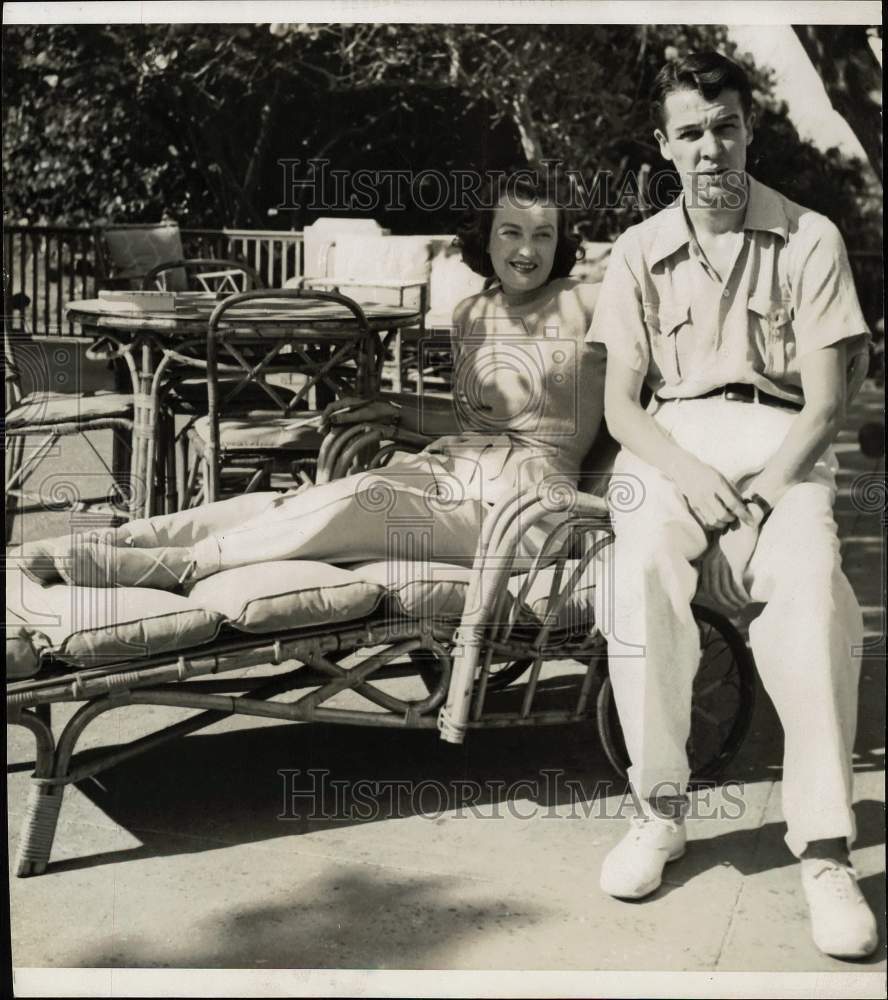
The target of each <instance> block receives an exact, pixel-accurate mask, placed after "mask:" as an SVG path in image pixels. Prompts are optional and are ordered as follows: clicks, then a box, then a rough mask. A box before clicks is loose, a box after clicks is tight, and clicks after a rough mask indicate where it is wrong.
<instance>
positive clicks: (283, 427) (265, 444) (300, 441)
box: [193, 411, 323, 451]
mask: <svg viewBox="0 0 888 1000" xmlns="http://www.w3.org/2000/svg"><path fill="white" fill-rule="evenodd" d="M317 416H318V415H317V413H311V412H307V411H306V412H303V413H294V414H293V416H289V417H282V416H280V415H279V414H272V413H261V412H256V413H248V414H245V415H244V416H242V417H225V418H223V419H222V420H220V421H219V443H220V444H221V446H222V447H223V448H224V449H226V450H228V451H235V450H243V451H266V450H268V451H274V450H276V449H281V450H285V449H290V450H293V451H317V450H318V449H319V448H320V447H321V442H322V441H323V435H322V434H321V432H320V430H319V429H318V426H317ZM193 431H194V433H195V434H196V435H197V437H198V438H199V440H200V441H201V443H203V444H206V443H207V442H208V441H209V436H210V420H209V417H201V418H200V419H199V420H197V421H195V423H194V427H193Z"/></svg>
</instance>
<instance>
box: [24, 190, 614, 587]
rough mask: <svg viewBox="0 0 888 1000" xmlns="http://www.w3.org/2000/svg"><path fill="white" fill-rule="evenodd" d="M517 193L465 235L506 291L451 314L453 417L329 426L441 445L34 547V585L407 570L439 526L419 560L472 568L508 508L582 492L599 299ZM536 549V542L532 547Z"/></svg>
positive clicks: (549, 212) (598, 372) (407, 416)
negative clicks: (419, 541)
mask: <svg viewBox="0 0 888 1000" xmlns="http://www.w3.org/2000/svg"><path fill="white" fill-rule="evenodd" d="M507 180H508V184H506V183H503V181H502V180H501V181H500V184H499V186H498V187H497V188H494V189H492V190H491V191H490V195H491V197H490V198H489V199H487V200H485V201H483V202H482V204H488V205H493V206H495V207H494V208H493V209H490V208H487V209H482V210H477V211H474V212H473V213H471V215H470V216H469V217H468V218H467V221H466V222H465V223H464V224H463V226H461V228H460V234H459V245H460V247H461V249H462V253H463V259H464V261H465V262H466V263H467V264H468V265H469V266H470V267H471V268H472V269H473V270H475V271H477V272H478V273H480V274H483V275H485V276H486V277H494V276H495V278H496V279H497V280H496V281H495V283H494V284H493V285H492V287H490V288H489V289H487V290H485V291H483V292H481V293H480V294H478V295H474V296H471V297H470V298H468V299H465V300H464V301H463V302H461V303H460V304H459V305H458V306H457V308H456V310H455V312H454V317H453V331H452V337H453V346H454V356H455V357H454V360H455V368H454V394H453V404H452V406H451V407H449V408H447V409H448V412H446V413H442V412H441V410H440V408H437V409H436V410H431V409H430V408H428V407H425V408H424V407H423V406H422V404H423V399H422V398H419V397H417V398H416V399H415V400H414V401H411V402H412V404H413V405H409V404H408V403H404V404H402V405H395V404H393V403H391V402H388V401H386V400H383V399H380V400H376V401H374V402H371V403H363V404H362V403H361V402H360V401H355V400H353V399H341V400H338V401H336V402H334V403H332V404H331V405H330V406H329V407H328V408H327V410H326V411H325V417H326V422H327V424H329V425H332V426H339V425H342V424H346V423H356V422H364V421H367V420H378V421H381V422H385V423H399V424H400V425H401V426H402V427H405V428H407V429H410V430H415V431H421V432H422V433H423V434H425V435H429V436H435V435H444V436H442V437H439V438H438V440H436V441H435V442H434V443H433V444H432V445H430V446H429V447H427V448H426V449H425V450H424V451H423V452H421V453H420V454H418V455H411V454H402V453H398V454H396V455H395V456H394V458H393V459H392V461H391V462H390V463H389V465H388V466H386V467H385V468H384V469H381V470H375V471H372V472H366V473H359V474H357V475H351V476H348V477H345V478H343V479H340V480H336V481H334V482H331V483H326V484H323V485H319V486H312V487H307V488H302V489H300V490H297V491H293V492H290V493H286V494H277V493H274V494H268V493H261V494H247V495H245V496H241V497H237V498H235V499H233V500H225V501H220V502H218V503H215V504H211V505H209V506H205V507H201V508H197V509H194V510H188V511H182V512H180V513H177V514H170V515H164V516H159V517H153V518H149V519H144V520H139V521H133V522H130V523H129V524H127V525H124V526H122V527H120V528H117V529H115V530H113V531H110V532H108V534H107V536H106V537H105V538H104V539H103V540H101V541H97V540H95V539H92V540H86V539H76V538H75V539H72V538H68V537H64V538H59V539H52V540H48V541H44V542H37V543H32V544H31V545H30V546H27V547H26V548H25V550H23V552H22V556H23V557H24V569H25V572H27V573H28V574H29V575H30V576H32V577H33V578H35V579H39V580H40V582H42V583H51V582H58V580H59V579H60V578H61V579H62V580H64V581H65V582H67V583H69V584H75V585H88V586H143V587H154V588H160V589H174V588H177V587H179V586H181V585H182V584H184V583H186V582H187V581H193V580H197V579H201V578H203V577H205V576H209V575H211V574H212V573H217V572H220V571H222V570H225V569H231V568H233V567H235V566H242V565H245V564H249V563H259V562H266V561H270V560H274V559H314V560H323V561H328V562H355V561H361V560H366V559H380V558H394V557H397V558H405V555H406V553H405V552H404V551H403V550H400V551H397V552H396V551H394V549H393V546H394V545H397V544H398V543H397V542H393V538H394V536H395V534H397V531H398V529H399V526H400V528H402V529H403V528H406V529H407V530H408V531H409V527H410V524H411V523H413V524H414V525H416V524H418V523H420V522H421V523H423V524H424V525H428V524H431V525H432V529H433V533H432V541H431V547H432V551H431V552H423V553H422V556H421V557H422V558H424V559H425V558H429V559H433V560H441V561H449V562H453V561H466V560H469V561H470V560H471V558H472V555H473V553H474V550H475V546H476V543H477V540H478V537H479V533H480V530H481V525H482V523H483V519H484V516H485V514H486V513H487V511H488V510H489V509H490V506H491V505H492V504H493V503H494V502H496V500H497V499H499V498H501V497H502V496H503V495H505V494H507V493H509V492H511V491H513V490H514V489H516V488H518V487H521V486H531V485H534V484H537V483H539V482H541V481H543V480H544V479H546V478H547V477H557V479H558V481H559V482H561V483H564V482H565V481H569V482H571V483H575V482H576V481H577V478H578V476H579V469H580V465H581V462H582V460H583V458H584V456H585V454H586V453H587V452H588V451H589V449H590V447H591V445H592V442H593V441H594V440H595V436H596V434H597V432H598V428H599V425H600V423H601V415H602V407H603V384H604V367H605V366H604V352H603V349H602V348H601V347H599V346H597V345H593V346H589V345H586V344H585V343H584V337H585V334H586V331H587V330H588V328H589V325H590V322H591V318H592V312H593V308H594V304H595V299H596V297H597V291H598V288H597V286H595V285H589V284H583V283H582V282H580V281H577V280H576V279H571V278H569V277H568V276H569V274H570V271H571V268H572V267H573V266H574V264H575V263H576V261H577V260H578V259H579V258H580V257H581V256H582V251H581V250H579V248H578V242H577V240H575V239H574V238H573V237H572V236H570V234H569V232H568V223H567V217H566V212H565V209H564V208H563V207H562V205H561V204H559V201H558V198H557V195H556V192H555V190H553V189H547V188H546V187H544V186H540V185H539V184H535V183H533V182H532V181H531V180H530V179H529V178H527V176H526V174H525V175H521V177H520V179H507ZM438 402H439V403H440V400H439V401H438ZM453 431H457V433H453ZM393 532H394V534H393ZM540 540H541V538H535V537H529V538H528V539H527V540H526V542H527V548H529V549H531V550H533V549H534V547H535V545H538V544H539V541H540ZM414 557H418V556H417V555H414Z"/></svg>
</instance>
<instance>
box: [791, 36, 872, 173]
mask: <svg viewBox="0 0 888 1000" xmlns="http://www.w3.org/2000/svg"><path fill="white" fill-rule="evenodd" d="M793 27H794V30H795V33H796V35H797V36H798V39H799V41H800V42H801V43H802V46H803V47H804V49H805V52H806V53H807V55H808V58H809V59H810V60H811V62H812V63H813V65H814V68H815V69H816V70H817V72H818V73H819V74H820V78H821V80H823V85H824V87H825V88H826V93H827V94H828V96H829V99H830V101H831V102H832V106H833V107H834V108H835V109H836V111H838V113H839V114H840V115H841V116H842V117H843V118H844V119H845V121H846V122H847V123H848V124H849V125H850V126H851V129H852V131H853V132H854V134H855V135H856V136H857V138H858V140H859V142H860V145H861V146H863V148H864V151H865V152H866V155H867V159H868V160H869V162H870V165H871V166H872V168H873V170H874V171H875V172H876V176H877V177H878V178H879V183H882V105H881V99H880V98H879V99H878V100H877V99H876V98H878V97H879V95H880V94H881V91H882V74H881V72H880V68H879V64H878V62H877V60H876V57H875V55H874V54H873V51H872V49H871V48H870V46H869V40H868V38H867V29H866V28H865V27H864V26H862V25H834V24H831V25H813V24H808V25H802V26H799V25H794V26H793Z"/></svg>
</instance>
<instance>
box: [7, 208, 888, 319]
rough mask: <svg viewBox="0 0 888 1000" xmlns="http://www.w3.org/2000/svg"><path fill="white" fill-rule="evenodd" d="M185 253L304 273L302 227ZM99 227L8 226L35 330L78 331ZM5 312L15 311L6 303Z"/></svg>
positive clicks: (193, 239) (860, 254)
mask: <svg viewBox="0 0 888 1000" xmlns="http://www.w3.org/2000/svg"><path fill="white" fill-rule="evenodd" d="M181 233H182V245H183V250H184V254H185V256H186V257H213V258H228V259H239V260H243V261H245V262H246V263H248V264H250V265H252V267H253V268H255V270H256V271H258V272H259V274H260V275H261V277H262V278H263V280H264V281H265V283H266V285H267V286H268V287H269V288H280V287H282V286H283V284H284V282H285V281H286V280H287V279H289V278H294V277H301V276H302V274H303V273H304V266H303V264H304V248H303V235H302V233H301V232H285V231H281V230H274V229H268V230H262V229H183V230H182V231H181ZM99 252H100V235H99V230H97V229H92V228H89V227H86V226H82V227H65V226H5V227H4V229H3V272H4V274H3V277H4V282H3V286H4V288H5V289H8V290H9V291H10V292H11V294H13V295H15V294H16V293H19V292H24V294H25V295H26V296H27V297H28V300H29V301H28V305H27V310H26V312H25V314H24V315H25V318H26V320H27V323H28V328H29V330H30V332H31V334H32V335H33V336H36V337H70V336H75V335H76V333H77V331H76V328H75V326H74V324H73V323H70V322H68V320H66V319H65V305H66V304H67V303H68V302H69V301H71V300H72V299H89V298H94V297H95V295H96V275H97V274H99V273H101V268H100V267H99V263H98V254H99ZM849 256H850V258H851V267H852V270H853V271H854V277H855V281H856V283H857V289H858V294H859V296H860V300H861V304H862V306H863V311H864V314H865V315H866V317H867V320H868V321H869V322H870V325H871V326H872V325H873V324H874V323H875V322H876V321H877V320H878V319H879V318H880V317H881V316H882V308H883V288H882V254H881V252H880V251H878V250H852V251H851V252H850V254H849ZM4 313H5V314H6V315H8V314H9V310H7V309H4Z"/></svg>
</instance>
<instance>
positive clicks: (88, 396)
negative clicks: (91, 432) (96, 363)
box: [6, 389, 133, 428]
mask: <svg viewBox="0 0 888 1000" xmlns="http://www.w3.org/2000/svg"><path fill="white" fill-rule="evenodd" d="M132 415H133V400H132V397H131V396H126V395H123V394H121V393H117V392H109V391H107V390H105V389H99V390H97V391H96V392H31V393H28V395H27V396H25V397H23V398H22V400H21V402H20V403H19V404H18V406H16V407H15V408H14V409H12V410H10V411H9V413H7V414H6V426H7V427H9V428H12V427H43V426H46V425H48V424H66V423H71V422H74V421H78V422H80V421H86V420H98V419H101V418H103V417H124V418H128V417H131V416H132Z"/></svg>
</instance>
